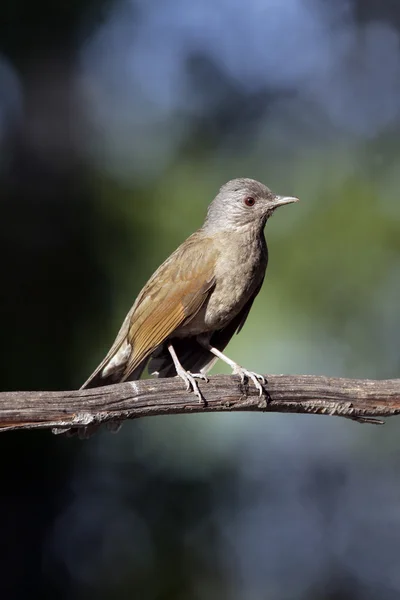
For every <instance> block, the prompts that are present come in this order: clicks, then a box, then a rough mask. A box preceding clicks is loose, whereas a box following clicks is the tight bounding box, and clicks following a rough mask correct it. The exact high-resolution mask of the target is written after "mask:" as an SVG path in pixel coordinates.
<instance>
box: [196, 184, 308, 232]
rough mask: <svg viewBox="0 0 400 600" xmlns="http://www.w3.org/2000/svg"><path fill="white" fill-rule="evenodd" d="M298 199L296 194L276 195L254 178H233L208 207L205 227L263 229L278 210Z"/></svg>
mask: <svg viewBox="0 0 400 600" xmlns="http://www.w3.org/2000/svg"><path fill="white" fill-rule="evenodd" d="M297 201H298V198H295V197H293V196H278V195H277V194H274V193H273V192H271V190H270V189H269V188H267V186H265V185H264V184H262V183H260V182H259V181H255V180H254V179H246V178H241V179H232V180H231V181H228V183H225V184H224V185H223V186H222V187H221V189H220V190H219V192H218V194H217V196H216V197H215V198H214V200H213V201H212V202H211V204H210V206H209V207H208V212H207V218H206V221H205V223H204V229H206V230H209V231H213V230H214V231H218V230H224V229H225V230H226V229H240V228H247V227H252V226H254V227H260V228H263V227H264V225H265V223H266V221H267V219H268V218H269V217H270V216H271V215H272V213H273V212H274V210H275V209H277V208H278V207H279V206H284V205H285V204H291V203H292V202H297Z"/></svg>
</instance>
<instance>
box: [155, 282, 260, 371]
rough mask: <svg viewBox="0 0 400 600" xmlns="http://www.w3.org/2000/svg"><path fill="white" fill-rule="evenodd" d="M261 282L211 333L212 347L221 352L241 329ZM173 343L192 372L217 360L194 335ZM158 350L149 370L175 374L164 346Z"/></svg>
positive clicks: (207, 366)
mask: <svg viewBox="0 0 400 600" xmlns="http://www.w3.org/2000/svg"><path fill="white" fill-rule="evenodd" d="M263 279H264V278H263ZM262 283H263V280H262V281H261V282H260V284H259V286H258V287H257V288H256V289H255V290H254V293H253V295H252V296H251V298H249V300H248V301H247V303H246V304H245V306H244V307H243V308H242V310H241V311H240V313H239V314H238V315H236V317H234V318H233V319H232V320H231V321H230V322H229V323H228V325H226V326H225V327H224V328H223V329H219V330H218V331H215V332H214V333H213V335H212V336H211V338H210V344H211V345H212V346H214V348H217V349H218V350H220V351H221V352H222V351H223V350H224V349H225V347H226V346H227V345H228V344H229V342H230V340H231V338H232V336H233V335H234V333H235V331H236V333H239V331H240V330H241V329H242V327H243V325H244V323H245V321H246V319H247V316H248V314H249V312H250V309H251V307H252V304H253V302H254V299H255V297H256V296H257V294H258V292H259V291H260V289H261V286H262ZM173 345H174V350H175V352H176V353H177V355H178V356H179V362H180V363H181V365H182V366H183V368H184V369H186V370H187V371H191V372H192V373H197V372H198V371H202V372H203V373H207V372H208V371H209V370H210V369H211V367H212V366H213V365H214V363H215V362H216V361H217V360H218V359H217V358H216V357H215V356H214V355H213V354H211V352H210V351H209V350H207V349H206V348H204V347H203V346H201V345H200V344H199V342H198V341H197V340H196V337H195V336H193V337H191V338H175V339H174V340H173ZM160 350H161V351H160V352H157V353H156V355H155V356H153V357H152V359H151V361H150V363H149V371H150V372H153V371H155V372H157V373H158V377H173V376H174V375H176V369H175V366H174V363H173V361H172V359H171V356H170V354H169V352H168V351H167V349H166V348H165V347H162V348H161V349H160Z"/></svg>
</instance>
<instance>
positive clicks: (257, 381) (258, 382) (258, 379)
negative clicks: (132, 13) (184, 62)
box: [233, 365, 267, 396]
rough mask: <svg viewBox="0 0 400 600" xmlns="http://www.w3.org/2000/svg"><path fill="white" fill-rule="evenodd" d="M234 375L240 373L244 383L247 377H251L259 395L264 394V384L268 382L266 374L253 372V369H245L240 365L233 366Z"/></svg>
mask: <svg viewBox="0 0 400 600" xmlns="http://www.w3.org/2000/svg"><path fill="white" fill-rule="evenodd" d="M233 375H239V377H240V380H241V382H242V383H244V382H245V381H246V379H247V380H248V379H251V381H252V382H253V383H254V385H255V387H256V389H257V390H258V393H259V395H260V396H262V395H263V394H264V392H265V390H264V388H263V385H265V384H266V383H267V380H266V379H265V377H264V375H259V374H258V373H253V371H248V370H247V369H244V368H243V367H240V366H239V365H236V366H235V367H233Z"/></svg>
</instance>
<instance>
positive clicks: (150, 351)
mask: <svg viewBox="0 0 400 600" xmlns="http://www.w3.org/2000/svg"><path fill="white" fill-rule="evenodd" d="M297 201H298V198H296V197H294V196H280V195H277V194H275V193H273V192H272V191H271V190H270V189H269V188H268V187H267V186H266V185H264V184H262V183H260V182H259V181H256V180H254V179H249V178H237V179H232V180H231V181H228V182H227V183H225V184H224V185H222V187H221V188H220V190H219V192H218V193H217V195H216V196H215V198H214V200H213V201H212V202H211V204H210V205H209V207H208V210H207V215H206V218H205V221H204V223H203V225H202V226H201V227H200V228H199V229H198V230H197V231H196V232H195V233H193V234H192V235H190V236H189V237H188V238H187V239H186V240H185V241H184V242H183V243H182V244H181V245H180V246H179V247H178V248H177V249H176V250H175V251H174V252H173V253H172V254H171V255H170V256H169V258H167V259H166V260H165V261H164V262H163V263H162V265H161V266H160V267H159V268H158V269H157V270H156V271H155V272H154V274H153V275H152V276H151V277H150V279H149V280H148V282H147V283H146V284H145V286H144V287H143V289H142V291H141V292H140V293H139V295H138V297H137V298H136V300H135V302H134V304H133V306H132V308H131V309H130V311H129V312H128V314H127V315H126V317H125V320H124V321H123V323H122V325H121V328H120V330H119V332H118V335H117V337H116V339H115V341H114V343H113V344H112V346H111V348H110V350H109V352H108V353H107V355H106V356H105V358H104V359H103V361H102V362H101V363H100V364H99V366H98V367H97V368H96V369H95V371H94V372H93V373H92V374H91V375H90V377H89V378H88V379H87V380H86V381H85V383H84V384H83V386H82V388H81V389H87V388H96V387H101V386H106V385H110V384H115V383H119V382H124V381H130V380H137V379H139V378H140V377H141V375H142V373H143V371H144V369H145V368H146V366H147V367H148V371H149V373H150V374H152V375H154V376H156V377H173V376H178V377H179V378H181V379H182V381H183V383H184V384H185V386H186V389H187V390H188V391H189V390H190V391H191V392H193V393H194V394H195V395H196V396H197V397H198V398H199V401H201V402H204V397H203V394H202V393H201V391H200V389H199V386H198V380H201V379H202V380H204V381H205V382H207V381H208V378H207V372H208V371H209V370H210V369H211V367H212V366H213V365H214V363H215V362H216V361H217V360H218V359H221V360H222V361H224V362H225V363H227V364H228V365H229V366H230V367H231V369H232V372H233V373H234V374H237V375H239V376H240V379H241V381H242V382H244V381H246V380H250V381H251V382H252V383H253V384H254V386H255V387H256V389H257V390H258V392H259V394H260V396H261V395H262V394H263V393H264V388H263V385H265V379H264V377H263V376H262V375H260V374H258V373H255V372H253V371H250V370H248V369H245V368H243V367H242V366H240V365H239V364H237V363H236V362H235V361H234V360H232V359H231V358H229V357H228V356H227V355H226V354H225V353H224V350H225V347H226V346H227V344H228V343H229V341H230V340H231V338H232V336H233V335H234V334H235V333H239V332H240V330H241V329H242V327H243V325H244V323H245V321H246V319H247V317H248V314H249V312H250V309H251V307H252V305H253V302H254V299H255V298H256V296H257V294H258V293H259V291H260V289H261V286H262V284H263V281H264V276H265V272H266V268H267V264H268V248H267V243H266V240H265V236H264V227H265V224H266V222H267V220H268V219H269V218H270V217H271V215H272V214H273V213H274V211H275V210H276V209H277V208H279V207H281V206H284V205H287V204H291V203H294V202H297ZM108 425H109V426H110V427H109V428H110V429H112V428H113V426H114V429H117V428H118V426H117V427H115V425H114V423H111V422H110V423H108ZM98 427H99V425H98V424H91V425H88V426H85V427H79V428H71V429H69V430H65V429H63V430H60V429H59V430H57V431H55V433H65V432H67V433H69V435H74V434H78V435H79V437H81V438H86V437H89V436H90V435H91V434H92V433H94V431H96V430H97V429H98Z"/></svg>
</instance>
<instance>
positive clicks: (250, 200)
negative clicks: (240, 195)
mask: <svg viewBox="0 0 400 600" xmlns="http://www.w3.org/2000/svg"><path fill="white" fill-rule="evenodd" d="M244 203H245V205H246V206H254V205H255V203H256V200H255V198H253V196H247V197H246V198H245V199H244Z"/></svg>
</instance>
